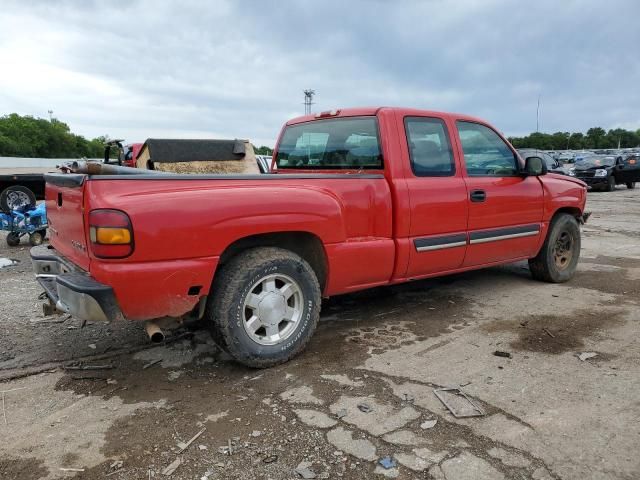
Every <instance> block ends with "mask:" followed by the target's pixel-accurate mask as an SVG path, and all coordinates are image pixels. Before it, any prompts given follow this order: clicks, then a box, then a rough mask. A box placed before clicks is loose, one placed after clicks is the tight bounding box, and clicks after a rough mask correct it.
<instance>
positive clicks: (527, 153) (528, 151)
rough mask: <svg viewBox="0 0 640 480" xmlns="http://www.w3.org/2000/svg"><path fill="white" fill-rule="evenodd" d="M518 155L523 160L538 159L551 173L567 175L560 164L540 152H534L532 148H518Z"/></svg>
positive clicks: (566, 171) (567, 172)
mask: <svg viewBox="0 0 640 480" xmlns="http://www.w3.org/2000/svg"><path fill="white" fill-rule="evenodd" d="M518 153H519V154H520V156H521V157H522V158H523V159H524V158H527V157H540V158H541V159H542V160H544V162H545V163H546V164H547V170H548V171H549V172H551V173H559V174H560V175H569V171H568V169H566V168H565V167H563V166H562V163H561V162H559V161H558V160H556V159H555V158H553V157H552V156H551V155H549V154H548V153H546V152H543V151H542V150H536V149H534V148H520V149H518Z"/></svg>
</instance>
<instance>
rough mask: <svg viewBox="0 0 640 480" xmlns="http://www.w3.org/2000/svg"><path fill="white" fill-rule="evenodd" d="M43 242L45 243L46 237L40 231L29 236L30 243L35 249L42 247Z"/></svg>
mask: <svg viewBox="0 0 640 480" xmlns="http://www.w3.org/2000/svg"><path fill="white" fill-rule="evenodd" d="M43 241H44V235H42V233H41V232H40V231H37V232H33V233H32V234H30V235H29V243H30V244H31V245H32V246H34V247H37V246H38V245H42V242H43Z"/></svg>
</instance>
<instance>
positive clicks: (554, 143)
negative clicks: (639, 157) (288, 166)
mask: <svg viewBox="0 0 640 480" xmlns="http://www.w3.org/2000/svg"><path fill="white" fill-rule="evenodd" d="M106 138H107V137H106V136H101V137H97V138H94V139H91V140H87V139H86V138H84V137H83V136H81V135H76V134H75V133H72V132H71V129H70V128H69V126H68V125H67V124H66V123H64V122H61V121H60V120H57V119H55V118H52V119H51V120H46V119H44V118H35V117H32V116H29V115H26V116H21V115H18V114H17V113H12V114H9V115H5V116H3V117H0V157H39V158H79V157H87V158H102V156H103V155H104V143H105V140H106ZM509 141H510V142H511V144H512V145H513V146H514V147H516V148H536V149H540V150H592V149H602V148H618V146H620V147H621V148H634V147H640V129H638V130H636V131H631V130H625V129H622V128H616V129H612V130H609V131H605V130H604V129H603V128H600V127H593V128H590V129H589V130H587V133H586V134H583V133H581V132H575V133H570V132H556V133H541V132H535V133H531V134H529V135H527V136H525V137H509ZM254 150H255V152H256V154H259V155H271V153H272V152H273V150H272V149H271V148H269V147H266V146H260V147H258V148H255V149H254Z"/></svg>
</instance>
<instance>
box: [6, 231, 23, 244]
mask: <svg viewBox="0 0 640 480" xmlns="http://www.w3.org/2000/svg"><path fill="white" fill-rule="evenodd" d="M7 245H9V246H10V247H17V246H18V245H20V235H18V234H17V233H15V232H9V234H8V235H7Z"/></svg>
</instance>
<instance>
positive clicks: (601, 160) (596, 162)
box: [576, 156, 616, 168]
mask: <svg viewBox="0 0 640 480" xmlns="http://www.w3.org/2000/svg"><path fill="white" fill-rule="evenodd" d="M615 162H616V159H615V158H614V157H597V156H592V157H586V158H581V159H579V160H576V167H580V168H594V167H612V166H613V165H614V164H615Z"/></svg>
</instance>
